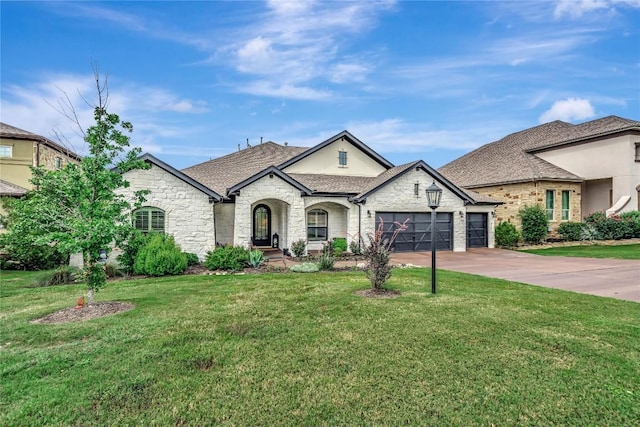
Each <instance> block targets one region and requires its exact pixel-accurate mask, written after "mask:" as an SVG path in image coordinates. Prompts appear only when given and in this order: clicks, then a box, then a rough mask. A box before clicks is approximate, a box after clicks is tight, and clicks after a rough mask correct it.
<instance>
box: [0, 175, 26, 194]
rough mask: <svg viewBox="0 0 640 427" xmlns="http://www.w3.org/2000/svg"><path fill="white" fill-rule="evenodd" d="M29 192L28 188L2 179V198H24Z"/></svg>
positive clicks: (0, 186) (0, 189)
mask: <svg viewBox="0 0 640 427" xmlns="http://www.w3.org/2000/svg"><path fill="white" fill-rule="evenodd" d="M27 191H29V190H27V189H26V188H23V187H20V186H19V185H15V184H12V183H10V182H7V181H5V180H3V179H0V196H11V197H20V196H24V194H25V193H26V192H27Z"/></svg>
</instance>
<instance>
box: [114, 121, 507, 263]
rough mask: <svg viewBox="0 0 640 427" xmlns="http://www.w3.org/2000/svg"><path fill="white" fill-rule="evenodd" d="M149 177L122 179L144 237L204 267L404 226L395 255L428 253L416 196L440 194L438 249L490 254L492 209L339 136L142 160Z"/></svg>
mask: <svg viewBox="0 0 640 427" xmlns="http://www.w3.org/2000/svg"><path fill="white" fill-rule="evenodd" d="M142 158H143V159H145V160H146V161H147V162H148V163H150V166H151V167H150V169H148V170H134V171H129V172H127V173H126V174H125V178H126V179H127V180H128V181H129V182H130V184H131V185H130V187H129V188H128V189H127V190H126V191H128V192H130V193H129V194H132V193H133V192H134V191H136V190H139V189H149V190H150V191H151V193H150V194H149V196H148V197H147V202H146V204H145V206H144V207H143V208H141V209H138V210H136V211H134V212H133V213H132V214H133V218H134V224H135V226H136V227H137V228H139V229H141V230H143V231H152V230H155V231H162V232H166V233H169V234H172V235H174V236H175V238H176V241H177V242H178V243H179V244H180V245H181V246H182V249H183V250H185V251H188V252H193V253H196V254H198V256H200V257H201V258H202V257H204V255H205V254H206V252H207V251H209V250H212V249H214V248H215V246H216V245H223V244H233V245H238V246H244V247H258V248H274V247H276V248H278V249H281V250H283V251H286V250H288V249H290V248H291V244H292V243H293V242H295V241H297V240H300V239H305V240H307V241H308V246H307V248H308V249H309V250H314V249H320V248H321V247H322V244H323V243H325V242H327V241H330V240H331V239H333V238H335V237H344V238H346V239H347V241H348V242H351V241H353V240H356V241H357V240H358V239H359V236H363V237H365V236H366V235H367V233H369V232H371V231H373V229H374V227H375V225H376V222H377V221H378V219H379V218H382V219H383V220H384V221H385V224H386V227H387V230H391V229H392V228H393V221H400V222H402V221H404V220H405V219H409V228H408V229H407V230H406V231H405V232H403V233H401V234H400V236H399V237H398V239H397V241H396V243H395V250H396V251H418V250H429V249H430V241H431V230H430V219H431V213H430V209H429V208H428V207H427V204H426V196H425V189H426V188H427V187H428V186H429V185H431V184H432V183H433V182H435V183H436V184H437V185H438V186H439V187H440V188H442V189H443V196H442V201H441V205H440V207H439V208H438V210H437V216H436V220H437V226H436V231H437V237H436V239H437V240H436V242H437V243H436V245H437V248H438V249H444V250H454V251H464V250H466V248H467V247H475V246H488V247H492V246H493V244H494V243H493V234H494V233H493V228H494V216H493V212H494V207H495V206H496V205H497V204H499V202H497V201H496V200H494V199H491V198H489V197H486V196H483V195H480V194H478V193H475V192H472V191H468V190H462V189H460V188H459V187H457V186H456V185H454V184H453V183H452V182H450V181H449V180H448V179H446V178H445V177H443V176H442V175H441V174H440V173H438V172H437V171H436V170H434V169H433V168H431V167H430V166H429V165H427V164H426V163H425V162H424V161H421V160H418V161H414V162H411V163H407V164H404V165H401V166H394V165H393V164H391V163H390V162H389V161H388V160H386V159H385V158H383V157H382V156H380V155H379V154H378V153H376V152H375V151H373V150H371V149H370V148H369V147H368V146H367V145H365V144H364V143H363V142H362V141H360V140H358V139H357V138H356V137H355V136H354V135H352V134H350V133H349V132H347V131H343V132H340V133H339V134H337V135H335V136H333V137H332V138H329V139H327V140H326V141H323V142H321V143H320V144H318V145H316V146H314V147H311V148H309V147H293V146H289V145H287V144H284V145H280V144H276V143H274V142H265V143H261V144H259V145H255V146H253V147H247V148H245V149H240V148H238V151H237V152H234V153H231V154H229V155H226V156H223V157H220V158H217V159H213V160H210V161H207V162H204V163H201V164H198V165H194V166H191V167H188V168H186V169H184V170H182V171H178V170H176V169H174V168H173V167H171V166H170V165H168V164H166V163H164V162H162V161H160V160H158V159H156V158H155V157H153V156H151V155H149V154H145V155H144V156H142Z"/></svg>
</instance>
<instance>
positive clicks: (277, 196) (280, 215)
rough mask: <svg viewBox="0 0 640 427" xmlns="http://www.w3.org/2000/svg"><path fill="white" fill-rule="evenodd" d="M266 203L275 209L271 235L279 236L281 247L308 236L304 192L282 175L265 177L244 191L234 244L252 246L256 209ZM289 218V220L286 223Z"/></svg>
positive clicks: (238, 203)
mask: <svg viewBox="0 0 640 427" xmlns="http://www.w3.org/2000/svg"><path fill="white" fill-rule="evenodd" d="M259 204H265V205H267V206H268V207H269V208H270V209H271V215H272V217H271V218H272V219H271V221H272V229H271V234H272V235H273V234H274V233H278V235H279V236H280V245H279V246H280V247H281V248H290V247H291V246H290V245H291V243H292V242H293V241H295V240H297V239H299V238H301V237H302V238H304V237H306V228H305V208H304V200H303V198H302V197H301V196H300V190H298V189H297V188H294V187H293V186H291V185H290V184H289V183H287V182H285V181H283V180H282V179H280V178H279V177H278V176H275V175H273V177H272V178H270V177H269V176H265V177H263V178H262V179H259V180H257V181H255V182H253V183H251V184H249V185H247V186H245V187H243V188H242V189H241V190H240V194H239V195H237V196H236V203H235V214H234V237H233V241H234V244H235V245H237V246H243V247H250V246H251V244H252V235H253V209H254V208H255V207H256V206H257V205H259ZM285 219H286V220H285Z"/></svg>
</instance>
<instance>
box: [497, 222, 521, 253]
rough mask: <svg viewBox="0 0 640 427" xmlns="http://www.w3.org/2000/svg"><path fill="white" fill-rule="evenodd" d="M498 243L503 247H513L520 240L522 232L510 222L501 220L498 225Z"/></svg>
mask: <svg viewBox="0 0 640 427" xmlns="http://www.w3.org/2000/svg"><path fill="white" fill-rule="evenodd" d="M495 236H496V245H498V246H499V247H502V248H512V247H514V246H515V245H516V244H517V243H518V240H520V233H519V232H518V230H517V229H516V226H515V225H513V224H511V223H510V222H501V223H500V224H498V225H497V226H496V231H495Z"/></svg>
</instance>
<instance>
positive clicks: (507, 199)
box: [473, 181, 582, 237]
mask: <svg viewBox="0 0 640 427" xmlns="http://www.w3.org/2000/svg"><path fill="white" fill-rule="evenodd" d="M580 189H581V184H580V183H576V182H554V181H538V182H523V183H517V184H504V185H496V186H489V187H480V188H473V191H475V192H477V193H480V194H484V195H487V196H489V197H492V198H494V199H497V200H501V201H503V202H504V204H502V205H499V206H498V207H497V208H496V209H495V211H496V218H495V219H496V222H497V223H500V222H503V221H506V222H511V223H512V224H514V225H515V226H516V227H517V228H518V229H520V223H521V222H520V218H519V216H518V213H519V212H520V209H521V208H523V207H525V206H533V205H539V206H540V207H541V208H542V209H545V203H546V202H545V197H546V191H547V190H554V191H555V209H554V219H553V221H549V226H550V228H551V232H552V237H553V236H555V232H556V230H557V228H558V225H559V224H560V223H561V222H563V221H562V191H563V190H568V191H570V193H569V221H581V220H582V211H581V190H580Z"/></svg>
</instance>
